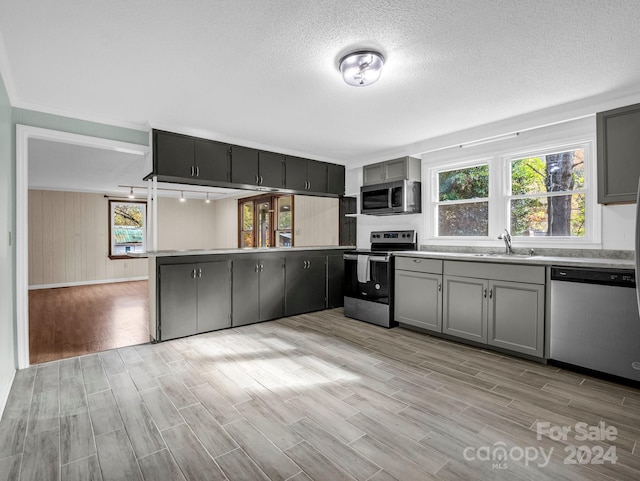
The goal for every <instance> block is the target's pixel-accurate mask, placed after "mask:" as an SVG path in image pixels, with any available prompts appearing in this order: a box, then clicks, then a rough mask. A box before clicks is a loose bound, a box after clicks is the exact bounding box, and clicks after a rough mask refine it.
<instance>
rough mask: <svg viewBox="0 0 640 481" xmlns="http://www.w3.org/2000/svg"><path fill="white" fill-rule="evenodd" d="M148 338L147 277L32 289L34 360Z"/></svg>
mask: <svg viewBox="0 0 640 481" xmlns="http://www.w3.org/2000/svg"><path fill="white" fill-rule="evenodd" d="M146 342H149V290H148V282H147V281H134V282H118V283H109V284H96V285H86V286H74V287H61V288H56V289H38V290H33V291H29V360H30V362H31V364H40V363H43V362H48V361H54V360H59V359H64V358H68V357H73V356H80V355H83V354H89V353H94V352H100V351H106V350H108V349H115V348H119V347H126V346H132V345H135V344H142V343H146Z"/></svg>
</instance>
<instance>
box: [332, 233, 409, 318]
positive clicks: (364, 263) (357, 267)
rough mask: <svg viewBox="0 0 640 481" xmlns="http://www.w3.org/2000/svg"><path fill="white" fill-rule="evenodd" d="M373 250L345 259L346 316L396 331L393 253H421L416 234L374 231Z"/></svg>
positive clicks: (372, 238)
mask: <svg viewBox="0 0 640 481" xmlns="http://www.w3.org/2000/svg"><path fill="white" fill-rule="evenodd" d="M370 239H371V249H370V250H356V251H351V252H348V253H346V254H345V255H344V276H345V279H344V315H345V316H347V317H351V318H353V319H358V320H361V321H366V322H370V323H372V324H377V325H379V326H383V327H394V326H397V325H398V323H397V322H395V321H394V320H393V252H394V251H413V250H416V249H417V238H416V232H415V231H414V230H394V231H374V232H372V233H371V236H370Z"/></svg>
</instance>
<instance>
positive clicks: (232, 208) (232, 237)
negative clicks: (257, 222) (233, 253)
mask: <svg viewBox="0 0 640 481" xmlns="http://www.w3.org/2000/svg"><path fill="white" fill-rule="evenodd" d="M215 207H216V223H215V226H214V246H215V248H216V249H233V248H236V247H238V198H237V197H232V198H229V199H220V200H217V201H215Z"/></svg>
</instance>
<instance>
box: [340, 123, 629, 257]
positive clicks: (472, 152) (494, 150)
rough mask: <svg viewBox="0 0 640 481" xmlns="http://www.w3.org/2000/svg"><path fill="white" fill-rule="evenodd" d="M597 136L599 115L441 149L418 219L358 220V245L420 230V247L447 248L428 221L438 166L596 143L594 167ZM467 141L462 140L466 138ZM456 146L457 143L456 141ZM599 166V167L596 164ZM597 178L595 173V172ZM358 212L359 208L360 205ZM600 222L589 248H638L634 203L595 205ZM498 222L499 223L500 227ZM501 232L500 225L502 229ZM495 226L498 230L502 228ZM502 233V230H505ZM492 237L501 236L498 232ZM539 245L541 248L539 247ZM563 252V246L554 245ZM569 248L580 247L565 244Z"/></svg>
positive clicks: (355, 175) (357, 179) (356, 173)
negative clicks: (377, 234)
mask: <svg viewBox="0 0 640 481" xmlns="http://www.w3.org/2000/svg"><path fill="white" fill-rule="evenodd" d="M595 138H596V125H595V116H589V117H585V118H582V119H578V120H574V121H570V122H563V123H560V124H556V125H551V126H546V127H542V128H539V129H534V130H529V131H526V132H522V133H520V135H519V136H518V137H516V138H513V139H509V140H504V141H499V142H494V143H487V144H484V145H481V146H477V147H473V148H466V149H460V147H459V146H455V147H451V148H448V149H443V150H438V151H435V152H429V153H425V154H422V195H423V212H422V214H418V215H407V216H391V217H387V216H383V217H376V216H358V221H357V222H358V247H361V248H367V247H368V246H369V233H370V232H371V231H372V230H385V229H404V228H406V229H415V230H416V231H417V232H418V241H419V243H420V244H421V245H425V244H426V245H428V244H432V245H438V244H440V245H443V244H446V243H451V241H442V240H438V239H429V238H428V235H429V229H428V223H429V222H431V221H432V220H431V218H430V213H429V211H428V209H427V208H426V206H427V202H426V200H427V197H428V195H429V189H430V188H431V186H430V179H429V178H428V176H427V171H428V169H429V168H430V167H431V166H433V165H438V166H440V165H446V164H447V163H452V162H457V161H462V160H465V159H474V158H475V159H478V160H479V159H489V158H491V157H492V156H495V155H496V154H500V155H507V154H517V153H518V152H523V151H526V150H528V149H532V148H534V149H535V148H539V147H541V146H546V147H548V146H553V145H562V144H566V143H567V142H574V141H578V140H580V141H586V140H590V141H593V142H594V155H593V158H592V162H594V163H595ZM461 141H462V139H461ZM452 143H454V141H452ZM594 165H595V164H594ZM361 172H362V167H361V166H358V167H357V168H351V169H348V170H347V173H346V174H347V186H349V188H348V189H347V192H348V193H350V194H353V193H357V192H359V187H360V186H361V185H362V173H361ZM593 173H594V176H595V175H596V169H595V168H594V169H593ZM596 182H597V179H595V178H594V179H593V182H592V185H593V186H594V187H593V188H594V189H595V188H596V187H595V185H596ZM358 209H360V206H359V204H358ZM595 212H596V218H597V217H598V215H599V216H600V228H599V230H598V232H597V235H595V238H594V242H593V243H592V244H589V245H585V246H584V247H587V248H590V249H612V250H633V249H634V236H635V218H634V215H635V214H634V212H635V204H632V205H611V206H601V205H596V206H595ZM496 224H497V223H496ZM497 227H500V229H501V228H502V227H501V226H497ZM497 227H496V228H497ZM500 229H499V230H500ZM492 237H497V234H496V235H495V236H492ZM457 244H458V245H459V244H465V245H482V246H491V247H496V248H501V247H502V246H503V244H502V241H499V240H497V239H490V240H487V241H481V242H479V241H475V242H474V241H470V240H467V239H463V240H461V241H458V242H457ZM538 247H540V246H539V245H538ZM554 247H558V248H561V247H562V246H554ZM564 247H578V246H573V245H566V246H564Z"/></svg>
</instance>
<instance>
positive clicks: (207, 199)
mask: <svg viewBox="0 0 640 481" xmlns="http://www.w3.org/2000/svg"><path fill="white" fill-rule="evenodd" d="M204 202H205V204H210V203H211V199H209V192H207V197H206V198H205V199H204Z"/></svg>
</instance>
